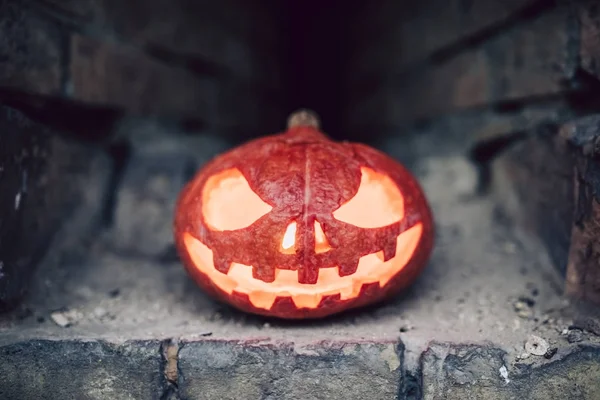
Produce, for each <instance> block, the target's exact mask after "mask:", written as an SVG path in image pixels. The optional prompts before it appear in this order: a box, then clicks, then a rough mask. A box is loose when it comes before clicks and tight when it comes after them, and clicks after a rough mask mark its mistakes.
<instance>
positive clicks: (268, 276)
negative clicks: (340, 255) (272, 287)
mask: <svg viewBox="0 0 600 400" xmlns="http://www.w3.org/2000/svg"><path fill="white" fill-rule="evenodd" d="M252 277H253V278H254V279H259V280H261V281H263V282H273V281H274V280H275V267H273V266H271V265H266V264H265V265H258V266H255V267H253V268H252Z"/></svg>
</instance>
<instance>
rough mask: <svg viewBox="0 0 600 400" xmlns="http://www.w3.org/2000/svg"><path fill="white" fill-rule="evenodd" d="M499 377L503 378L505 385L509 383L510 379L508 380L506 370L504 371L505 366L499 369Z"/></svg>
mask: <svg viewBox="0 0 600 400" xmlns="http://www.w3.org/2000/svg"><path fill="white" fill-rule="evenodd" d="M500 376H501V377H502V378H504V382H505V383H507V384H508V383H510V379H508V370H507V369H506V366H505V365H503V366H501V367H500Z"/></svg>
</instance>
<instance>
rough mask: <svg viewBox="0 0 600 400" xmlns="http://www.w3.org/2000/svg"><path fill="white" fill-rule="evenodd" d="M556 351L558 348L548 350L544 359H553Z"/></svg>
mask: <svg viewBox="0 0 600 400" xmlns="http://www.w3.org/2000/svg"><path fill="white" fill-rule="evenodd" d="M557 351H558V348H556V347H553V348H551V349H549V350H548V351H547V352H546V354H544V358H546V359H548V360H549V359H551V358H552V357H554V355H555V354H556V352H557Z"/></svg>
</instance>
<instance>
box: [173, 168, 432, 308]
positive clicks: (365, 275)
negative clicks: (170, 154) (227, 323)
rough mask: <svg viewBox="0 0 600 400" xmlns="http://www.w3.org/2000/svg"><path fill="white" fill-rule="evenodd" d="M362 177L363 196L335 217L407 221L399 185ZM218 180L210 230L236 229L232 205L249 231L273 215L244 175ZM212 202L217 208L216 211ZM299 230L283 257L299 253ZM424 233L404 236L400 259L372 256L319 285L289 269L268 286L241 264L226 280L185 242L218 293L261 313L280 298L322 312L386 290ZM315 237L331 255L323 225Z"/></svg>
mask: <svg viewBox="0 0 600 400" xmlns="http://www.w3.org/2000/svg"><path fill="white" fill-rule="evenodd" d="M361 172H362V178H361V185H360V188H359V190H358V193H357V194H356V196H354V197H353V198H352V199H351V200H350V201H348V202H347V203H345V204H343V205H342V206H341V207H340V208H339V209H338V210H336V211H335V212H334V217H335V218H337V219H338V220H341V221H344V222H347V223H351V224H353V225H356V226H359V227H362V228H378V227H383V226H386V225H389V224H392V223H394V222H397V221H399V220H401V219H402V218H403V217H404V199H403V197H402V194H401V193H400V191H399V189H398V188H397V186H396V185H395V184H394V183H393V181H392V180H391V179H390V178H389V177H387V176H386V175H384V174H380V173H377V172H375V171H373V170H371V169H369V168H362V169H361ZM213 178H215V181H214V182H212V185H211V186H209V185H208V183H207V186H206V187H205V190H204V193H203V196H204V197H203V199H209V200H208V204H209V206H206V204H207V202H206V201H205V207H204V208H203V211H204V213H205V214H204V217H205V219H206V221H212V223H211V225H210V226H215V223H216V226H217V227H218V228H223V227H224V226H226V227H229V228H230V229H232V228H231V227H232V225H233V224H232V223H231V222H230V220H231V219H232V218H233V215H232V214H227V213H225V211H224V210H226V209H227V210H229V208H228V205H232V206H233V209H234V210H235V209H236V207H238V208H240V205H242V204H243V205H244V210H245V211H244V213H241V214H240V213H235V216H237V217H241V216H244V217H245V218H246V220H244V221H243V223H248V222H249V223H248V225H249V224H250V223H252V221H249V220H250V218H249V217H248V214H252V215H253V218H254V219H253V220H255V219H256V216H257V215H258V216H261V215H263V214H265V213H266V212H269V211H270V209H269V210H267V207H270V206H268V205H267V204H266V203H264V202H263V201H262V200H260V198H258V196H257V195H256V194H255V193H254V192H252V190H251V189H250V187H249V186H248V183H247V182H246V180H245V179H244V177H243V176H242V174H241V173H239V171H237V170H235V169H234V170H227V171H225V172H223V173H221V175H216V177H213ZM211 179H212V178H211ZM223 179H225V180H229V182H228V183H226V184H223V183H222V182H220V180H223ZM230 189H232V191H231V192H230V191H229V190H230ZM248 191H249V192H250V193H249V192H248ZM238 196H241V197H238ZM251 198H255V200H251ZM240 199H243V200H242V201H240ZM246 199H248V200H246ZM256 199H258V201H256ZM211 202H213V203H215V204H214V205H211V204H210V203H211ZM252 202H254V203H252ZM252 207H254V208H252ZM212 213H217V214H219V215H213V214H212ZM261 213H262V214H261ZM238 225H240V224H239V223H238ZM237 229H240V228H237ZM296 230H297V224H296V222H291V223H290V224H289V225H288V226H287V228H286V231H285V233H284V235H283V237H282V238H281V242H280V243H281V249H280V251H282V252H284V253H288V254H289V253H293V252H294V251H295V242H296ZM422 231H423V226H422V224H421V223H418V224H416V225H415V226H413V227H412V228H410V229H408V230H407V231H405V232H403V233H401V234H400V235H399V236H398V237H397V239H396V256H395V257H394V258H392V259H390V260H388V261H385V262H384V261H383V259H384V257H383V252H382V251H380V252H378V253H372V254H367V255H365V256H363V257H361V258H360V260H359V263H358V268H357V270H356V272H355V273H354V274H352V275H348V276H343V277H340V276H339V267H338V266H331V267H327V268H321V269H320V270H319V276H318V279H317V282H316V283H315V284H303V283H300V282H298V272H297V271H293V270H283V269H277V270H276V272H275V280H274V281H273V282H264V281H262V280H260V279H255V278H253V276H252V266H248V265H243V264H239V263H232V264H231V267H230V268H229V271H228V273H227V274H223V273H221V272H219V271H217V270H216V269H215V268H214V266H213V252H212V250H211V249H209V248H208V247H207V246H206V245H205V244H203V243H202V242H200V241H199V240H198V239H196V238H195V237H193V236H192V235H191V234H189V233H187V232H186V233H185V234H184V238H183V240H184V243H185V246H186V248H187V251H188V253H189V255H190V258H191V260H192V262H193V264H194V265H195V267H196V268H197V269H198V270H199V271H200V272H201V273H203V274H204V275H206V276H207V277H208V278H209V279H210V280H211V281H212V283H213V284H214V285H215V286H216V287H218V288H219V289H221V290H222V291H224V292H225V293H228V294H233V292H237V293H242V294H246V295H248V299H249V301H250V302H251V303H252V304H253V305H254V306H255V307H257V308H262V309H266V310H269V309H270V308H271V307H272V306H273V303H274V302H275V300H276V299H277V297H290V298H291V299H292V301H293V302H294V304H295V305H296V307H297V308H316V307H318V306H319V304H320V302H321V300H322V299H323V297H324V296H331V295H339V296H340V299H341V300H348V299H352V298H355V297H357V296H358V295H359V294H360V291H361V289H362V286H363V285H365V284H371V283H375V282H377V283H379V286H380V287H382V288H383V287H384V286H385V285H386V284H387V283H388V282H389V281H390V280H391V279H392V278H393V277H394V276H395V275H397V274H398V273H399V272H400V271H401V270H402V269H403V268H404V267H405V266H406V265H407V264H408V262H409V261H410V260H411V258H412V256H413V254H414V252H415V250H416V249H417V246H418V244H419V241H420V239H421V235H422V233H423V232H422ZM314 234H315V251H316V252H317V253H319V252H325V251H328V250H330V249H331V247H330V245H329V243H328V240H327V237H326V236H325V234H324V232H323V229H322V227H321V225H320V223H319V222H318V221H315V225H314Z"/></svg>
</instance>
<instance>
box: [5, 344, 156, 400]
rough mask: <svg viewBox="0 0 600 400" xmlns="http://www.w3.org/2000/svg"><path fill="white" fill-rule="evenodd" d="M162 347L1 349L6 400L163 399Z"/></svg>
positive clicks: (25, 346) (20, 346)
mask: <svg viewBox="0 0 600 400" xmlns="http://www.w3.org/2000/svg"><path fill="white" fill-rule="evenodd" d="M159 349H160V342H158V341H134V342H129V343H124V344H121V345H115V344H109V343H105V342H101V341H89V342H86V341H70V340H64V341H48V340H30V341H26V342H21V343H15V344H12V345H8V346H3V347H0V377H1V378H0V398H2V399H15V400H16V399H19V400H27V399H39V400H45V399H49V400H50V399H51V400H56V399H61V400H62V399H65V400H66V399H77V400H96V399H98V400H99V399H115V400H116V399H119V400H121V399H122V400H129V399H131V400H133V399H159V398H160V396H161V395H162V393H163V388H164V378H163V374H162V372H161V363H162V361H161V356H160V351H159Z"/></svg>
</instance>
